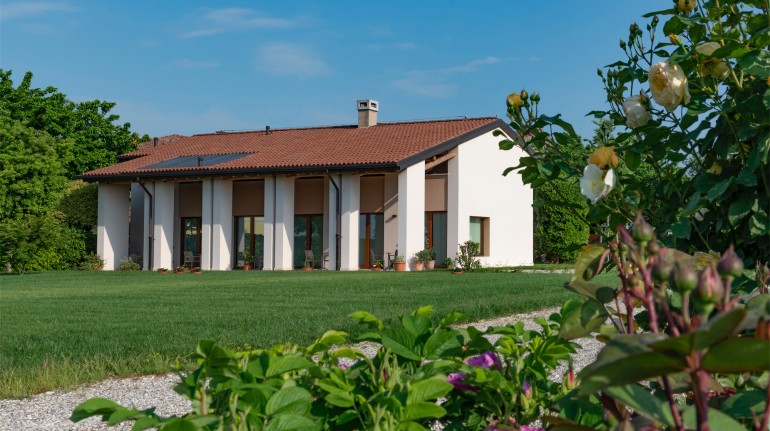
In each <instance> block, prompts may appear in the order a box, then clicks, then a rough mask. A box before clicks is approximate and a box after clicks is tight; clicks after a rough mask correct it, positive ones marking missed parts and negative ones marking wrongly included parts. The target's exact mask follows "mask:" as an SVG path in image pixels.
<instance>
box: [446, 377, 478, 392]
mask: <svg viewBox="0 0 770 431" xmlns="http://www.w3.org/2000/svg"><path fill="white" fill-rule="evenodd" d="M467 378H468V376H466V375H465V374H463V373H451V374H449V375H448V376H447V378H446V381H447V382H449V383H451V384H452V386H454V387H455V389H457V390H460V391H472V390H475V389H476V388H474V387H473V386H471V385H464V384H463V382H464V381H465V379H467Z"/></svg>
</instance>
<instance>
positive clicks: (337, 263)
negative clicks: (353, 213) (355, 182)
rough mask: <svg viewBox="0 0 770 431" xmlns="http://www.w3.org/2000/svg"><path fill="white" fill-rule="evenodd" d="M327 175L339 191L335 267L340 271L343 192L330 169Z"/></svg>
mask: <svg viewBox="0 0 770 431" xmlns="http://www.w3.org/2000/svg"><path fill="white" fill-rule="evenodd" d="M326 177H327V178H329V181H331V183H332V185H333V186H334V190H335V191H336V192H337V211H336V213H337V214H336V218H337V235H336V236H337V242H336V244H337V247H336V249H335V250H334V256H335V259H334V262H335V263H334V268H335V269H336V270H337V271H339V270H340V269H342V262H340V260H341V259H342V250H341V247H342V194H341V193H340V188H339V186H338V185H337V183H335V182H334V178H332V176H331V175H330V174H329V170H328V169H327V170H326Z"/></svg>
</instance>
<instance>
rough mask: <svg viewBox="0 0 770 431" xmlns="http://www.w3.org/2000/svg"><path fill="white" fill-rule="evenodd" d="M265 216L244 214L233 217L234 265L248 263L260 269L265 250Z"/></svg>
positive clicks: (239, 265) (240, 266)
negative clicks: (243, 215)
mask: <svg viewBox="0 0 770 431" xmlns="http://www.w3.org/2000/svg"><path fill="white" fill-rule="evenodd" d="M264 246H265V218H264V217H256V216H245V217H236V218H235V251H236V252H235V253H234V256H233V257H234V259H235V261H234V264H233V266H234V267H237V268H242V267H243V266H244V265H247V264H250V265H252V266H253V267H255V268H259V269H262V262H263V257H264V250H265V247H264Z"/></svg>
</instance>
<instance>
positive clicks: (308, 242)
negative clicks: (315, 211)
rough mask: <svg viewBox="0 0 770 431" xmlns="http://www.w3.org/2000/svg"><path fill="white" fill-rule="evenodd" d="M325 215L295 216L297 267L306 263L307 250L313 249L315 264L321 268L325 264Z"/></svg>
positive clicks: (295, 259) (295, 258) (295, 263)
mask: <svg viewBox="0 0 770 431" xmlns="http://www.w3.org/2000/svg"><path fill="white" fill-rule="evenodd" d="M323 225H324V216H323V215H320V214H319V215H295V216H294V259H293V264H294V267H295V268H302V267H303V266H304V265H305V250H312V251H313V259H314V260H315V262H314V265H315V267H317V268H321V267H322V265H323V261H322V255H323V241H324V237H323V233H324V226H323Z"/></svg>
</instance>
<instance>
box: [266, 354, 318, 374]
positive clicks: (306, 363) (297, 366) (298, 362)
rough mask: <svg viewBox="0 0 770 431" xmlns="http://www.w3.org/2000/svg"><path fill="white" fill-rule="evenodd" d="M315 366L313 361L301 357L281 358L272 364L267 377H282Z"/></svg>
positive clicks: (268, 368)
mask: <svg viewBox="0 0 770 431" xmlns="http://www.w3.org/2000/svg"><path fill="white" fill-rule="evenodd" d="M311 366H313V361H311V360H309V359H306V358H303V357H300V356H280V357H278V358H276V359H274V360H273V361H271V362H270V366H269V367H267V373H266V375H265V377H268V378H270V377H275V376H280V375H281V374H283V373H286V372H289V371H295V370H301V369H303V368H308V367H311Z"/></svg>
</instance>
